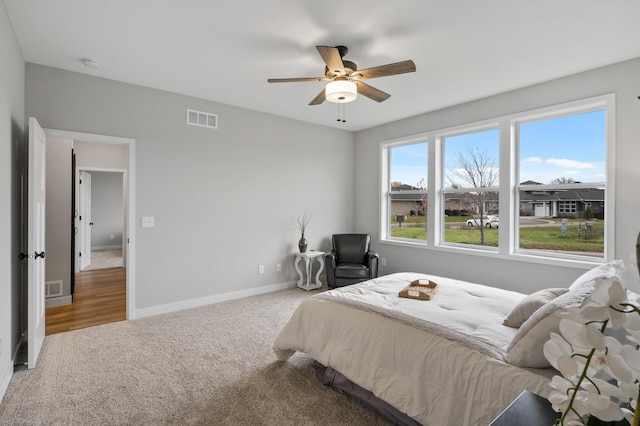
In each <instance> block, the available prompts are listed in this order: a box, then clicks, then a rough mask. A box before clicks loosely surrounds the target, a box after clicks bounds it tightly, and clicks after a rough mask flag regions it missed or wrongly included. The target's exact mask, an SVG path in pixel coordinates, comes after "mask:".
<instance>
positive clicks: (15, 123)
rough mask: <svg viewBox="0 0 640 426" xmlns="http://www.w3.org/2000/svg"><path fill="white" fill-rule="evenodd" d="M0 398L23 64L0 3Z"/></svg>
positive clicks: (9, 321)
mask: <svg viewBox="0 0 640 426" xmlns="http://www.w3.org/2000/svg"><path fill="white" fill-rule="evenodd" d="M0 58H2V59H1V60H0V198H1V199H2V202H0V397H2V395H3V394H4V391H5V389H6V387H7V385H8V384H9V380H10V379H11V374H12V373H13V356H14V352H15V349H16V348H17V347H18V344H19V342H20V340H21V323H22V310H21V306H22V297H21V286H20V279H21V263H20V262H19V261H18V253H19V252H20V249H21V247H20V229H21V220H20V218H21V210H20V209H21V193H20V173H21V172H22V167H21V166H22V164H23V135H24V129H25V124H24V123H25V115H24V111H25V94H24V90H25V63H24V60H23V58H22V53H21V52H20V49H19V47H18V43H17V41H16V39H15V35H14V34H13V30H12V27H11V23H10V22H9V18H8V16H7V11H6V9H5V6H4V2H0Z"/></svg>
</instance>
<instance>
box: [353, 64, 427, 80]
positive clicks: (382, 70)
mask: <svg viewBox="0 0 640 426" xmlns="http://www.w3.org/2000/svg"><path fill="white" fill-rule="evenodd" d="M415 70H416V64H414V63H413V61H411V60H409V61H402V62H396V63H393V64H387V65H380V66H378V67H372V68H366V69H363V70H358V71H355V72H354V73H353V74H351V78H354V79H358V80H366V79H367V78H378V77H386V76H389V75H396V74H405V73H408V72H415Z"/></svg>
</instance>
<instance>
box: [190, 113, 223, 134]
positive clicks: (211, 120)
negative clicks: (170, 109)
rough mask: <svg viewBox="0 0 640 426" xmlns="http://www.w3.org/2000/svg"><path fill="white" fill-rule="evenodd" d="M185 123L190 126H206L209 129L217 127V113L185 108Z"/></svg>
mask: <svg viewBox="0 0 640 426" xmlns="http://www.w3.org/2000/svg"><path fill="white" fill-rule="evenodd" d="M187 124H190V125H192V126H200V127H207V128H209V129H217V128H218V115H217V114H211V113H208V112H202V111H196V110H193V109H187Z"/></svg>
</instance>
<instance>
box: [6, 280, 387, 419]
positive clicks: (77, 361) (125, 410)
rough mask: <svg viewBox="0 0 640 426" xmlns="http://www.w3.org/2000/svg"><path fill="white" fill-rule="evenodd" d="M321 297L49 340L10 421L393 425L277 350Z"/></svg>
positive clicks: (22, 376)
mask: <svg viewBox="0 0 640 426" xmlns="http://www.w3.org/2000/svg"><path fill="white" fill-rule="evenodd" d="M316 293H317V291H314V292H309V293H307V292H306V291H304V290H301V289H297V288H296V289H289V290H285V291H279V292H275V293H270V294H266V295H260V296H255V297H249V298H245V299H239V300H234V301H230V302H224V303H218V304H215V305H210V306H205V307H202V308H196V309H191V310H185V311H181V312H175V313H171V314H166V315H159V316H155V317H149V318H143V319H140V320H134V321H123V322H118V323H112V324H107V325H103V326H98V327H92V328H87V329H84V330H77V331H72V332H68V333H63V334H56V335H52V336H48V337H46V339H45V342H44V346H43V349H42V352H41V355H40V358H39V360H38V364H37V366H36V368H35V369H33V370H30V371H26V370H25V371H19V372H16V373H15V374H14V377H13V379H12V381H11V383H10V385H9V388H8V390H7V393H6V395H5V398H4V400H3V401H2V404H0V425H383V424H386V422H384V421H382V420H381V419H379V418H378V417H377V416H376V415H375V414H373V413H371V412H369V411H367V410H365V409H363V408H361V407H360V406H358V405H357V404H355V403H353V402H351V401H350V400H349V399H347V398H346V397H345V396H344V395H342V394H338V393H336V392H334V391H333V390H331V389H329V388H327V387H325V386H323V385H321V384H320V383H318V382H317V381H316V380H315V377H314V373H313V370H312V368H311V367H310V364H311V361H312V360H311V359H310V358H309V357H308V356H306V355H304V354H296V355H294V357H293V358H291V359H290V360H289V361H287V362H285V363H280V362H277V361H276V359H275V356H274V354H273V351H272V349H271V346H272V344H273V340H274V339H275V337H276V335H277V333H278V332H279V331H280V329H281V328H282V327H283V326H284V324H285V323H286V321H287V320H288V319H289V317H290V316H291V314H292V313H293V311H294V310H295V308H296V307H297V306H298V304H299V303H300V302H301V301H302V300H303V298H305V297H308V296H309V295H311V294H316Z"/></svg>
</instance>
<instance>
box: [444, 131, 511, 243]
mask: <svg viewBox="0 0 640 426" xmlns="http://www.w3.org/2000/svg"><path fill="white" fill-rule="evenodd" d="M442 140H443V146H444V161H443V164H444V182H443V190H442V196H443V198H444V199H443V202H442V203H441V206H442V208H443V213H444V214H443V215H442V217H443V218H444V221H445V223H444V226H443V227H442V228H443V229H444V239H443V241H444V242H445V243H458V244H473V245H481V246H494V247H497V246H498V226H497V223H498V222H495V221H494V219H495V218H496V217H498V209H499V198H498V187H499V184H500V182H499V177H498V151H499V149H498V148H499V142H500V133H499V131H498V130H497V129H492V130H485V131H480V132H472V133H466V134H462V135H456V136H448V137H444V138H443V139H442ZM480 218H482V220H481V219H480ZM492 224H493V225H495V226H493V227H492Z"/></svg>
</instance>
